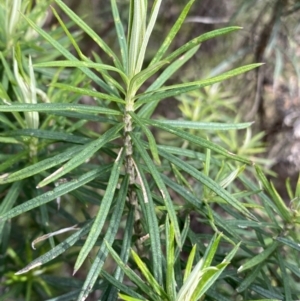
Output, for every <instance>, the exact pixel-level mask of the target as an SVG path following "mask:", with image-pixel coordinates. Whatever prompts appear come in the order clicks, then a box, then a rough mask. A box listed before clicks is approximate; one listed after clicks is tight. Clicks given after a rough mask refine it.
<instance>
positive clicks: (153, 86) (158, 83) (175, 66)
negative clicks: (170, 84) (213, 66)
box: [138, 0, 199, 118]
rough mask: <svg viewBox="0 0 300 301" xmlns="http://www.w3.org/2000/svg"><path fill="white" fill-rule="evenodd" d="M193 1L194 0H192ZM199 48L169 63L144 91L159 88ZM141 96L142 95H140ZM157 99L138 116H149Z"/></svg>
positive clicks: (146, 105)
mask: <svg viewBox="0 0 300 301" xmlns="http://www.w3.org/2000/svg"><path fill="white" fill-rule="evenodd" d="M193 1H194V0H193ZM198 49H199V46H196V47H194V48H192V49H191V50H189V51H187V52H186V53H185V54H184V55H182V56H181V57H180V58H179V59H178V60H176V61H174V62H173V63H172V64H171V65H169V66H168V67H167V68H166V69H165V70H164V71H163V72H162V73H161V74H160V75H159V76H158V78H157V79H156V80H155V81H154V82H153V83H152V84H151V85H150V86H149V88H148V89H147V90H146V92H150V91H154V90H157V89H159V88H160V87H161V86H162V85H163V84H164V83H165V82H166V81H167V80H168V79H169V78H170V77H171V76H172V75H173V74H174V73H175V72H176V71H177V70H178V69H179V68H180V67H181V66H182V65H183V64H185V63H186V62H187V61H188V60H189V59H190V58H191V57H192V56H193V55H194V54H195V53H196V52H197V51H198ZM141 98H143V97H141ZM158 102H159V101H153V102H150V103H147V104H145V105H144V106H143V107H142V108H141V109H140V110H139V112H138V115H139V116H140V117H144V118H149V117H150V116H151V115H152V113H153V112H154V110H155V108H156V106H157V104H158Z"/></svg>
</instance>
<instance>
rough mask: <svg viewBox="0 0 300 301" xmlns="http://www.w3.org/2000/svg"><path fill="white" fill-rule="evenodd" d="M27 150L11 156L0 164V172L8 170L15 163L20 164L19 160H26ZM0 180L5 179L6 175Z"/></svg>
mask: <svg viewBox="0 0 300 301" xmlns="http://www.w3.org/2000/svg"><path fill="white" fill-rule="evenodd" d="M27 156H28V150H25V151H22V152H20V153H18V154H15V155H12V156H11V157H9V158H8V159H6V160H5V162H3V163H2V164H0V172H2V171H4V170H7V169H10V168H11V167H12V166H13V165H14V164H15V163H16V162H20V160H21V159H23V158H27ZM0 177H1V178H5V177H6V175H2V176H0Z"/></svg>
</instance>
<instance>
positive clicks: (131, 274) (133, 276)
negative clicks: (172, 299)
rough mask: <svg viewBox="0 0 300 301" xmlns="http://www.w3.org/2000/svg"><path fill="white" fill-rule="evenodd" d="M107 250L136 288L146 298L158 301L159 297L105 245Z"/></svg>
mask: <svg viewBox="0 0 300 301" xmlns="http://www.w3.org/2000/svg"><path fill="white" fill-rule="evenodd" d="M107 248H108V249H109V252H110V254H111V256H112V257H113V259H114V260H115V261H116V263H117V264H118V266H120V267H121V269H122V270H123V271H124V273H125V274H126V275H127V277H128V278H129V279H130V280H131V281H132V282H133V283H134V284H135V285H137V286H138V288H139V289H140V290H141V291H142V292H144V293H145V294H146V295H147V296H149V297H150V298H151V299H152V300H160V298H159V296H158V295H157V294H155V292H154V291H153V290H151V289H149V285H147V284H146V283H145V282H144V281H143V280H142V279H141V278H140V277H139V276H138V275H137V274H136V273H135V272H134V271H133V270H132V269H131V268H130V267H129V266H128V265H126V264H125V263H124V262H123V261H122V260H121V259H120V257H119V256H118V254H117V253H116V252H115V250H114V249H113V248H112V247H111V246H110V245H109V244H107Z"/></svg>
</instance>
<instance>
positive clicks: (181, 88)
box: [135, 63, 263, 108]
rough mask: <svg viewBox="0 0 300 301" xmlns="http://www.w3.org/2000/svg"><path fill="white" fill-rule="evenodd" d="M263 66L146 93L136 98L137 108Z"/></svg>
mask: <svg viewBox="0 0 300 301" xmlns="http://www.w3.org/2000/svg"><path fill="white" fill-rule="evenodd" d="M261 65H263V64H261V63H257V64H250V65H246V66H242V67H239V68H236V69H233V70H230V71H228V72H225V73H223V74H221V75H218V76H215V77H211V78H208V79H203V80H199V81H194V82H188V83H184V84H178V85H173V86H166V87H162V88H160V89H158V90H155V91H151V92H146V93H143V94H141V95H137V96H136V98H137V99H139V100H138V101H136V103H135V107H136V108H138V107H139V106H140V105H142V104H143V103H148V102H151V101H158V100H161V99H165V98H168V97H172V96H177V95H180V94H183V93H186V92H189V91H193V90H197V89H200V88H203V87H206V86H211V85H212V84H215V83H218V82H221V81H224V80H225V79H228V78H231V77H234V76H237V75H239V74H243V73H245V72H247V71H250V70H252V69H254V68H257V67H259V66H261Z"/></svg>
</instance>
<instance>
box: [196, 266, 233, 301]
mask: <svg viewBox="0 0 300 301" xmlns="http://www.w3.org/2000/svg"><path fill="white" fill-rule="evenodd" d="M228 264H229V263H221V264H219V265H218V266H217V267H209V268H206V269H205V272H204V273H203V276H202V277H201V280H200V281H199V284H198V285H197V287H196V289H195V291H194V292H193V294H192V296H191V298H190V300H191V301H197V300H199V299H200V298H201V297H202V296H203V295H204V294H205V292H206V291H207V290H208V289H209V288H210V286H212V285H213V284H214V282H215V281H216V280H217V279H218V276H219V275H220V274H221V273H220V270H221V271H223V270H224V269H225V268H226V266H227V265H228Z"/></svg>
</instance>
